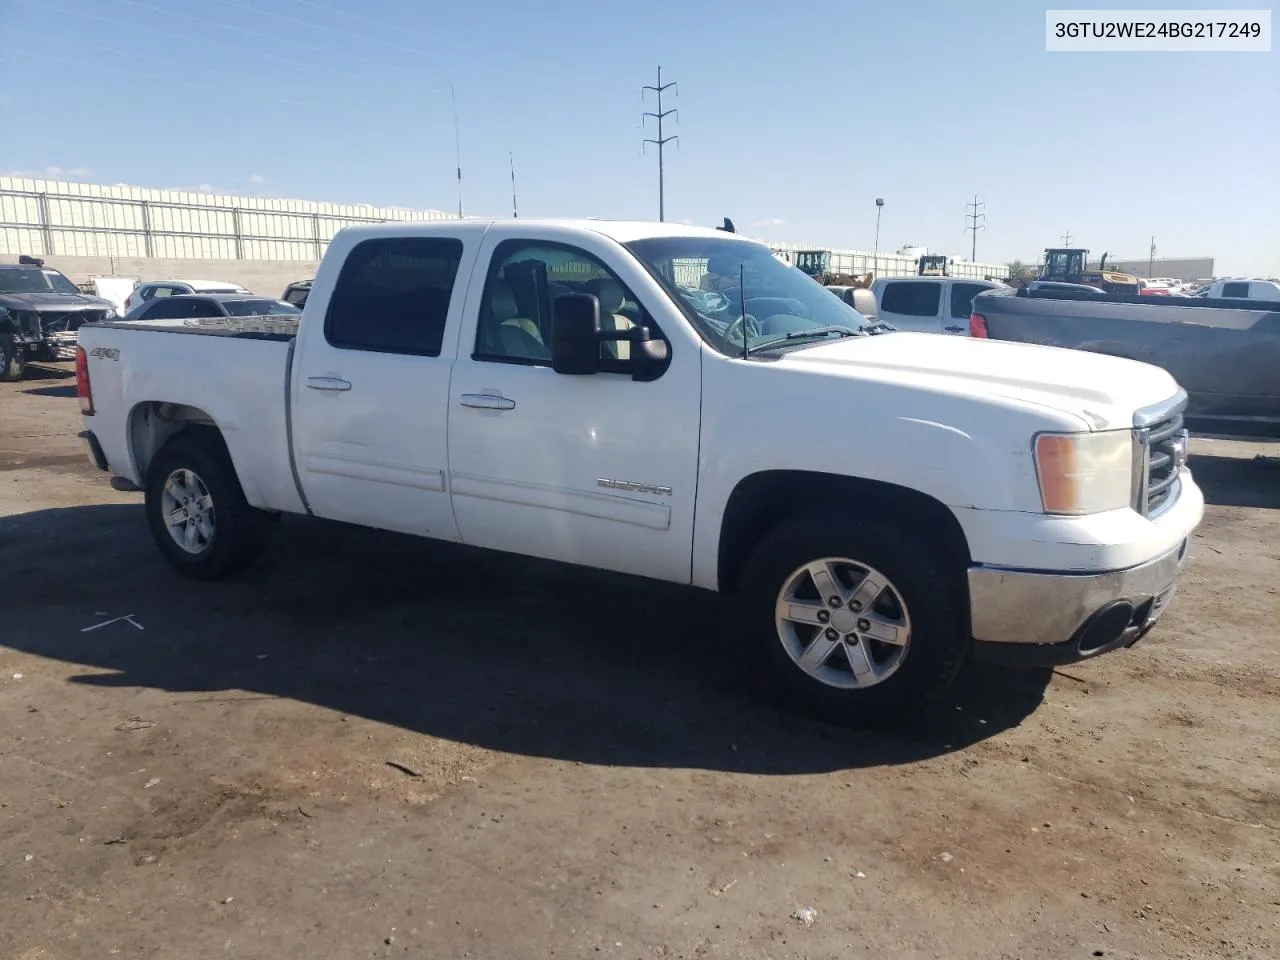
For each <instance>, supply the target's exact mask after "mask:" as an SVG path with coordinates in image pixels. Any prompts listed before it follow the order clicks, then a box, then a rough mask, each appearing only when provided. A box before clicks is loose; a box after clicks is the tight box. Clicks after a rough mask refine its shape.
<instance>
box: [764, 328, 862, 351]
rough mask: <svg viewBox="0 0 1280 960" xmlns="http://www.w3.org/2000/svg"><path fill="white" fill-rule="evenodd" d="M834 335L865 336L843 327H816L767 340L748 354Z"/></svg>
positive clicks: (793, 331)
mask: <svg viewBox="0 0 1280 960" xmlns="http://www.w3.org/2000/svg"><path fill="white" fill-rule="evenodd" d="M832 333H838V334H840V335H841V336H842V337H860V336H862V335H863V334H862V331H861V330H853V329H851V328H849V327H841V326H838V325H835V324H833V325H831V326H828V327H814V328H812V329H811V330H792V331H791V332H790V333H785V334H783V335H782V336H780V337H774V338H773V339H772V340H765V341H764V342H763V343H756V344H752V345H751V346H749V347H747V350H746V353H747V355H748V356H750V355H751V354H752V353H754V352H755V351H756V350H765V349H767V348H769V347H776V346H778V345H779V344H783V343H788V342H789V341H791V340H807V339H808V338H809V337H825V336H827V335H828V334H832Z"/></svg>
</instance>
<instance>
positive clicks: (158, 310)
mask: <svg viewBox="0 0 1280 960" xmlns="http://www.w3.org/2000/svg"><path fill="white" fill-rule="evenodd" d="M186 311H187V304H186V303H185V302H183V301H182V300H170V299H169V298H167V297H166V298H164V299H156V300H153V301H152V303H151V308H150V309H149V310H147V311H146V312H145V313H144V314H143V315H142V317H141V318H140V319H145V320H176V319H177V318H178V317H185V316H187V313H186Z"/></svg>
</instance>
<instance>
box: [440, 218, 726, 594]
mask: <svg viewBox="0 0 1280 960" xmlns="http://www.w3.org/2000/svg"><path fill="white" fill-rule="evenodd" d="M480 256H481V261H480V264H479V266H478V269H477V271H476V279H475V280H474V281H473V282H472V286H471V293H470V294H469V296H468V305H467V316H466V321H465V323H464V326H463V331H462V340H461V343H460V345H459V348H458V353H459V357H458V360H457V363H456V365H455V368H454V375H453V385H452V388H451V390H450V396H449V465H450V473H451V481H452V488H453V506H454V512H455V515H456V516H457V518H458V524H459V527H460V529H461V534H462V539H463V541H464V542H465V543H469V544H474V545H477V546H481V547H491V548H496V549H500V550H509V551H513V552H516V553H522V554H526V555H529V556H536V557H545V558H549V559H554V560H562V561H567V562H571V563H580V564H586V565H590V566H596V567H600V568H604V569H612V570H619V571H622V572H626V573H634V574H640V575H643V576H650V577H655V578H659V579H664V580H672V581H676V582H681V583H686V582H688V581H689V579H690V576H691V572H690V570H691V567H690V563H691V561H690V557H691V551H692V539H693V506H694V497H695V494H696V485H697V457H698V431H699V405H700V399H699V398H700V381H701V356H700V350H699V349H698V348H695V347H692V346H691V345H690V344H689V343H688V341H685V340H681V341H680V342H679V343H672V342H671V339H672V338H670V337H667V338H666V339H667V340H668V344H669V350H670V363H669V366H667V368H666V369H665V371H664V372H662V374H661V376H658V377H657V378H656V379H654V380H652V381H649V382H643V381H637V380H633V379H632V377H631V375H630V374H628V373H623V372H617V373H595V374H587V375H577V376H573V375H564V374H558V373H556V372H555V371H554V370H553V369H552V368H551V359H550V358H551V351H550V343H551V302H552V301H553V300H554V299H555V298H556V297H557V296H559V295H561V294H564V293H591V294H594V295H595V296H597V297H598V298H599V300H600V305H601V319H602V321H603V324H604V326H606V327H612V328H614V329H625V328H627V327H629V326H631V325H642V326H648V327H649V328H650V329H651V330H652V331H653V333H654V336H655V337H657V336H660V335H662V331H661V330H660V329H659V327H658V323H657V320H656V319H655V317H656V316H661V315H662V314H663V313H664V312H665V311H667V310H670V311H672V312H674V307H672V306H671V305H670V304H669V303H668V302H667V301H666V299H665V298H664V297H662V295H661V293H660V292H659V288H658V287H657V285H656V283H655V282H654V281H653V279H652V278H651V277H649V276H648V274H647V273H645V272H644V271H643V269H642V268H641V267H640V265H639V264H638V263H636V262H635V261H633V260H631V259H630V258H628V257H624V256H621V255H620V254H619V252H618V250H617V247H616V246H614V245H613V244H612V242H611V241H607V240H605V239H604V238H603V237H599V236H598V235H596V234H593V233H588V232H585V231H584V232H583V234H582V235H581V237H580V239H579V240H578V241H576V242H575V244H573V245H568V244H565V243H562V242H551V241H549V240H545V239H543V240H540V239H537V238H536V235H534V236H531V235H530V231H529V230H528V228H525V229H523V230H522V228H521V227H520V225H518V224H511V225H500V226H494V227H492V228H490V230H489V232H488V234H487V235H486V238H485V243H484V246H483V248H482V250H481V254H480ZM482 271H483V272H482ZM646 299H648V300H649V302H650V303H651V304H654V306H653V307H648V306H646V303H645V300H646ZM670 325H671V326H674V325H675V324H674V321H673V322H672V323H671V324H670ZM629 346H630V345H629V344H625V343H624V344H616V345H615V344H608V343H603V344H601V349H602V351H606V353H605V355H606V356H612V357H613V358H614V359H620V360H625V359H626V358H627V356H628V355H629V349H628V348H629Z"/></svg>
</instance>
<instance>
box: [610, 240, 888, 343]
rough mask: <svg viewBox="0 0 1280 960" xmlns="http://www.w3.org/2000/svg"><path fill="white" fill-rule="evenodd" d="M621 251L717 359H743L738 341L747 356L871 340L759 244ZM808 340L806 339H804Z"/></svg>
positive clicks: (636, 246) (665, 245)
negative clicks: (668, 296) (845, 336)
mask: <svg viewBox="0 0 1280 960" xmlns="http://www.w3.org/2000/svg"><path fill="white" fill-rule="evenodd" d="M626 246H627V249H629V250H630V251H631V252H632V253H634V254H635V255H636V256H637V257H639V258H640V260H641V261H642V262H643V263H644V264H645V266H646V267H648V268H649V270H650V272H652V273H653V274H654V275H655V276H656V277H657V278H658V279H659V281H660V282H661V283H662V284H663V285H664V286H665V287H666V288H667V289H668V290H669V291H670V292H671V293H672V294H673V295H674V298H675V301H676V303H677V305H678V306H680V307H681V308H682V309H683V310H684V312H685V315H686V316H687V317H689V319H690V320H691V321H692V322H693V324H694V326H695V327H696V328H697V329H698V332H699V333H700V334H702V336H703V339H705V340H706V341H707V342H708V343H709V344H711V345H712V346H713V347H715V348H716V349H717V350H719V351H721V352H722V353H726V354H729V355H731V356H737V355H738V354H741V353H742V348H743V342H742V341H743V336H744V335H745V336H746V340H747V348H748V349H749V350H750V349H754V348H757V347H761V348H768V347H772V346H779V347H781V346H787V347H796V346H811V345H813V344H815V343H821V342H823V341H824V340H826V339H828V338H829V337H833V336H836V335H838V334H839V332H840V330H841V329H843V330H847V331H849V332H851V333H856V334H858V335H864V334H866V333H868V332H869V331H868V330H866V329H864V328H865V327H867V326H868V322H867V320H866V318H865V317H863V316H862V314H860V313H858V312H857V311H856V310H854V309H853V308H852V307H851V306H849V305H848V304H847V303H845V302H844V301H843V300H841V299H840V298H839V297H833V296H832V295H831V292H830V291H829V290H827V289H826V288H825V287H823V286H822V285H821V284H819V283H818V282H817V281H815V280H813V279H812V278H811V277H808V276H806V275H805V274H804V273H802V272H801V271H800V270H798V269H797V268H795V267H790V266H787V265H786V264H785V263H782V262H781V261H779V260H778V259H777V258H776V257H774V255H773V254H772V253H771V252H770V251H769V249H768V248H767V247H765V246H763V245H761V244H758V243H752V242H750V241H747V240H739V239H733V238H730V237H723V238H722V237H653V238H650V239H647V240H635V241H632V242H631V243H628V244H627V245H626ZM744 287H745V303H744V301H743V294H744ZM743 313H745V314H746V315H747V316H746V322H745V323H744V322H743V321H742V315H743ZM809 332H811V333H812V337H806V333H809Z"/></svg>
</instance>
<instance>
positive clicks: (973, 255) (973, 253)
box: [964, 193, 987, 263]
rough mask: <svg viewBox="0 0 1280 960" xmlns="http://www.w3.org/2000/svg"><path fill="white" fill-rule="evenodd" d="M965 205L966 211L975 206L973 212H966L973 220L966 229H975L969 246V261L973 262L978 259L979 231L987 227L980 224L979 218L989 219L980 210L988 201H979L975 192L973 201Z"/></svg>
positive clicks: (966, 217) (967, 218)
mask: <svg viewBox="0 0 1280 960" xmlns="http://www.w3.org/2000/svg"><path fill="white" fill-rule="evenodd" d="M964 206H965V210H966V211H967V210H968V209H969V208H970V207H973V213H966V214H965V219H966V220H970V221H972V222H971V223H970V224H969V225H968V226H967V227H965V229H966V230H971V231H973V243H972V245H971V246H970V247H969V262H970V263H972V262H974V261H975V260H977V259H978V231H979V230H985V229H987V227H986V224H982V225H981V226H979V225H978V221H979V220H985V219H987V215H986V214H985V213H979V212H978V211H979V210H980V209H981V208H982V207H985V206H986V203H979V202H978V195H977V194H976V193H975V194H974V195H973V203H966V204H965V205H964Z"/></svg>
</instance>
